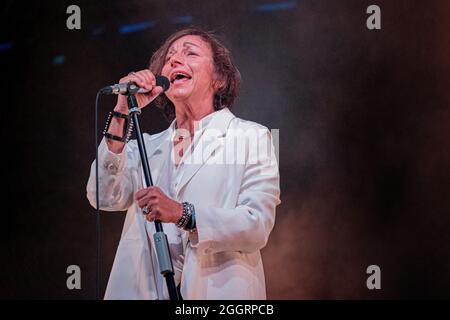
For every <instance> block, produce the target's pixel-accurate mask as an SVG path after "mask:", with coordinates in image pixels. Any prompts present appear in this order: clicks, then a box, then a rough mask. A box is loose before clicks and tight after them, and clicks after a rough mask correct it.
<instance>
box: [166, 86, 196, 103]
mask: <svg viewBox="0 0 450 320" xmlns="http://www.w3.org/2000/svg"><path fill="white" fill-rule="evenodd" d="M190 95H191V90H185V89H177V90H176V91H174V92H171V93H170V96H168V98H169V99H170V100H171V101H173V102H177V101H183V100H186V99H188V98H189V97H190Z"/></svg>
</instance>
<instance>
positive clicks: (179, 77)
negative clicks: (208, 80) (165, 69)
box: [170, 72, 192, 84]
mask: <svg viewBox="0 0 450 320" xmlns="http://www.w3.org/2000/svg"><path fill="white" fill-rule="evenodd" d="M191 79H192V77H191V76H190V75H188V74H187V73H184V72H174V73H173V74H172V75H171V77H170V83H172V84H176V83H181V82H185V81H188V80H191Z"/></svg>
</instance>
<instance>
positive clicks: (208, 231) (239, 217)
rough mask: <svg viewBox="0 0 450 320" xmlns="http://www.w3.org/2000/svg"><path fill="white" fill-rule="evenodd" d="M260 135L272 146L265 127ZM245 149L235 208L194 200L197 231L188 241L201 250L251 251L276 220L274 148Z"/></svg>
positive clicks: (260, 244) (261, 243)
mask: <svg viewBox="0 0 450 320" xmlns="http://www.w3.org/2000/svg"><path fill="white" fill-rule="evenodd" d="M259 139H262V141H260V143H267V144H268V145H270V146H271V147H272V149H271V150H272V151H273V150H274V148H273V141H272V136H271V134H270V132H269V131H268V130H267V129H266V130H265V131H263V132H262V134H260V135H259ZM248 152H249V154H248V158H247V159H248V160H247V164H246V167H245V172H244V176H243V178H242V183H241V188H240V191H239V195H238V200H237V204H236V207H235V208H217V207H212V206H202V205H201V203H197V204H196V203H194V206H195V211H196V227H197V232H195V233H192V234H191V235H190V241H191V245H192V246H193V247H196V248H197V249H198V250H199V251H200V252H201V253H205V254H211V253H217V252H221V251H241V252H254V251H257V250H260V249H261V248H263V247H264V246H265V245H266V243H267V240H268V238H269V234H270V232H271V231H272V229H273V226H274V223H275V209H276V206H277V205H278V204H280V198H279V195H280V186H279V185H280V182H279V180H280V178H279V172H278V164H277V160H276V157H275V153H274V152H270V153H267V154H266V155H264V154H259V155H258V151H257V149H256V148H250V150H249V151H248ZM224 179H226V177H224Z"/></svg>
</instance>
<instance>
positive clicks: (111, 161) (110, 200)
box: [86, 138, 133, 211]
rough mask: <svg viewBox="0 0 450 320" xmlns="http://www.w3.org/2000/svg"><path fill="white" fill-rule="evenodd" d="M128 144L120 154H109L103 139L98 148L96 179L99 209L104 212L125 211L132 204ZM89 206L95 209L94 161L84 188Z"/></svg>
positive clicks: (130, 149) (129, 149) (129, 147)
mask: <svg viewBox="0 0 450 320" xmlns="http://www.w3.org/2000/svg"><path fill="white" fill-rule="evenodd" d="M129 144H130V143H128V144H127V145H126V146H125V148H124V151H123V152H122V153H120V154H115V153H113V152H111V151H110V150H109V149H108V147H107V145H106V140H105V139H104V138H103V140H102V142H101V143H100V145H99V147H98V159H99V166H98V177H99V198H100V201H99V202H100V209H101V210H105V211H125V210H127V209H128V208H129V207H130V206H131V205H132V204H133V182H132V179H131V173H130V169H129V168H128V166H127V163H128V162H129V161H128V157H129V156H131V154H130V153H132V152H133V149H132V148H131V146H129ZM86 191H87V198H88V200H89V202H90V204H91V205H92V206H93V207H94V208H95V207H96V201H95V200H96V194H95V191H96V190H95V160H94V162H93V163H92V165H91V173H90V176H89V180H88V183H87V187H86Z"/></svg>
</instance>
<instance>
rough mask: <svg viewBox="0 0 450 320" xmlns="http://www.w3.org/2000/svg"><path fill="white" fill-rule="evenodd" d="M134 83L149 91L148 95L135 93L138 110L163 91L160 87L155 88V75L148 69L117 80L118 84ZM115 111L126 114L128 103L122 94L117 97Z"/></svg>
mask: <svg viewBox="0 0 450 320" xmlns="http://www.w3.org/2000/svg"><path fill="white" fill-rule="evenodd" d="M128 82H135V83H136V84H137V85H138V86H139V87H141V88H145V89H147V90H150V91H149V92H148V93H136V94H135V97H136V101H137V103H138V106H139V108H143V107H145V106H146V105H148V104H149V103H150V102H152V101H153V100H154V99H155V98H156V97H157V96H158V95H159V94H160V93H161V92H163V91H164V89H163V88H162V87H160V86H156V78H155V75H154V74H153V73H152V72H151V71H150V70H148V69H145V70H141V71H137V72H130V73H129V74H128V75H127V76H126V77H123V78H122V79H120V80H119V83H128ZM114 110H115V111H118V112H120V113H124V114H128V102H127V97H126V96H125V95H123V94H119V95H118V97H117V104H116V107H115V108H114Z"/></svg>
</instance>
